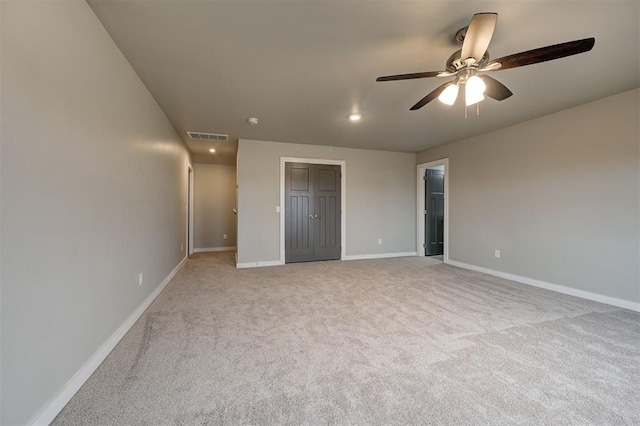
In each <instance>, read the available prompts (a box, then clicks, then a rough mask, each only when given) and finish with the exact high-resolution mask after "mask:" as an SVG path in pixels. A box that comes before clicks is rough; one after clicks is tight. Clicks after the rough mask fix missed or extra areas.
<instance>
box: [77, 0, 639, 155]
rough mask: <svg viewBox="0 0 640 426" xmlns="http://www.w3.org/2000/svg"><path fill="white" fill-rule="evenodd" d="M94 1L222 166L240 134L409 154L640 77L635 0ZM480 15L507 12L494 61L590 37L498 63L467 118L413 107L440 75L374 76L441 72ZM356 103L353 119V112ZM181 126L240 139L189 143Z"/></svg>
mask: <svg viewBox="0 0 640 426" xmlns="http://www.w3.org/2000/svg"><path fill="white" fill-rule="evenodd" d="M89 4H90V5H91V7H92V8H93V10H94V11H95V13H96V15H97V16H98V18H99V19H100V20H101V21H102V23H103V25H104V26H105V28H106V29H107V31H108V32H109V33H110V35H111V36H112V37H113V39H114V40H115V42H116V43H117V45H118V46H119V47H120V49H121V50H122V52H123V53H124V55H125V56H126V57H127V59H128V60H129V62H130V63H131V65H132V66H133V68H134V69H135V70H136V72H137V73H138V75H139V76H140V78H141V79H142V81H143V82H144V83H145V84H146V86H147V87H148V89H149V91H150V92H151V93H152V94H153V96H154V97H155V99H156V100H157V102H158V104H159V105H160V107H161V108H162V109H163V110H164V112H165V113H166V115H167V116H168V118H169V120H170V121H171V122H172V123H173V125H174V126H175V128H176V130H177V131H178V132H179V133H180V134H181V135H182V136H183V138H184V139H185V142H186V143H187V145H188V146H189V148H190V149H191V150H192V152H193V153H194V154H203V155H206V156H207V157H204V158H209V159H210V160H211V161H214V162H216V161H217V162H229V161H231V162H233V161H235V148H236V143H235V142H236V141H237V140H238V138H244V139H259V140H273V141H282V142H293V143H312V144H320V145H333V146H345V147H353V148H368V149H381V150H393V151H408V152H415V151H419V150H421V149H424V148H427V147H433V146H436V145H441V144H445V143H448V142H452V141H456V140H460V139H464V138H467V137H471V136H474V135H477V134H481V133H486V132H489V131H492V130H496V129H499V128H502V127H505V126H508V125H512V124H515V123H519V122H522V121H526V120H530V119H532V118H535V117H539V116H542V115H546V114H550V113H553V112H556V111H559V110H562V109H565V108H568V107H572V106H575V105H579V104H582V103H585V102H589V101H592V100H596V99H600V98H603V97H606V96H609V95H612V94H615V93H619V92H622V91H625V90H628V89H631V88H634V87H638V86H639V85H640V25H639V21H640V1H638V0H633V1H616V0H588V1H581V0H570V1H542V0H537V1H535V0H527V1H457V0H456V1H454V0H446V1H426V0H421V1H404V0H388V1H380V0H378V1H374V0H366V1H356V0H306V1H305V0H298V1H294V0H254V1H248V0H231V1H217V0H216V1H214V0H209V1H203V0H198V1H192V0H172V1H161V0H156V1H148V0H125V1H106V0H105V1H100V0H89ZM477 12H497V13H498V14H499V17H498V24H497V27H496V31H495V33H494V36H493V40H492V42H491V45H490V46H489V52H490V54H491V57H492V58H498V57H501V56H506V55H509V54H512V53H517V52H521V51H525V50H530V49H533V48H537V47H542V46H547V45H551V44H556V43H561V42H565V41H570V40H576V39H582V38H586V37H595V39H596V43H595V47H594V48H593V50H592V51H591V52H587V53H583V54H580V55H576V56H572V57H568V58H563V59H559V60H557V61H552V62H545V63H542V64H536V65H530V66H526V67H521V68H516V69H510V70H504V71H496V72H492V73H490V75H492V76H493V77H494V78H497V79H498V80H500V81H501V82H502V83H504V84H505V85H506V86H507V87H509V88H510V89H511V91H512V92H513V93H514V95H513V96H512V97H511V98H508V99H506V100H504V101H502V102H498V101H495V100H492V99H488V100H486V101H484V102H482V103H481V104H480V115H479V116H476V111H475V108H472V109H470V110H469V117H468V118H467V119H465V117H464V106H462V102H460V101H458V103H457V105H455V106H453V107H446V106H445V105H443V104H441V103H439V102H437V101H435V102H432V103H430V104H428V105H427V106H425V107H424V108H422V109H420V110H418V111H409V108H410V107H411V106H412V105H413V104H415V103H416V102H417V101H418V100H420V99H421V98H422V97H423V96H424V95H426V94H427V93H428V92H430V91H431V90H433V89H435V88H436V87H437V86H438V85H440V84H442V83H443V82H444V81H445V80H443V79H440V78H429V79H420V80H409V81H395V82H376V81H375V79H376V77H378V76H381V75H389V74H400V73H409V72H419V71H437V70H442V69H444V65H445V61H446V59H447V58H448V57H449V55H450V54H451V53H453V52H454V51H455V50H457V49H458V48H459V46H458V45H457V44H455V42H454V41H453V36H454V35H455V32H456V31H457V30H458V29H459V28H462V27H464V26H466V25H468V23H469V20H470V19H471V16H472V15H473V14H474V13H477ZM354 111H357V112H360V113H362V115H363V118H362V120H361V121H360V122H358V123H352V122H350V121H349V120H348V119H347V116H348V115H349V113H351V112H354ZM248 117H257V118H259V120H260V122H259V124H258V125H256V126H251V125H250V124H249V123H248V122H247V118H248ZM187 130H192V131H200V132H212V133H226V134H229V137H230V140H231V141H232V142H231V143H226V146H225V143H222V142H217V143H216V142H203V141H192V140H189V139H188V137H187V135H186V133H185V132H186V131H187ZM212 146H213V147H215V148H216V149H217V151H218V152H217V153H216V155H215V156H211V155H210V154H208V152H207V151H208V149H209V148H210V147H212ZM198 158H202V157H198Z"/></svg>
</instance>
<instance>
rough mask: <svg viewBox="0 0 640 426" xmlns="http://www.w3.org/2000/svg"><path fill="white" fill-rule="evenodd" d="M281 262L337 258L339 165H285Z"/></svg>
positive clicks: (338, 239) (338, 242)
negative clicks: (283, 257) (283, 256)
mask: <svg viewBox="0 0 640 426" xmlns="http://www.w3.org/2000/svg"><path fill="white" fill-rule="evenodd" d="M284 210H285V211H284V214H285V262H287V263H291V262H307V261H313V260H330V259H340V214H341V213H340V166H329V165H321V164H306V163H304V164H303V163H285V206H284Z"/></svg>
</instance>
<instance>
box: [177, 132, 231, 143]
mask: <svg viewBox="0 0 640 426" xmlns="http://www.w3.org/2000/svg"><path fill="white" fill-rule="evenodd" d="M187 134H188V135H189V137H190V138H191V139H204V140H209V141H223V142H227V141H228V140H229V135H222V134H219V133H202V132H187Z"/></svg>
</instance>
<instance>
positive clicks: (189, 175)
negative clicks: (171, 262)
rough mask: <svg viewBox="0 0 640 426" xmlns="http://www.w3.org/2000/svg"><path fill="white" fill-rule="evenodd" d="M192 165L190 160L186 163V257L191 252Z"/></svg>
mask: <svg viewBox="0 0 640 426" xmlns="http://www.w3.org/2000/svg"><path fill="white" fill-rule="evenodd" d="M193 174H194V169H193V165H191V163H190V162H188V163H187V206H186V208H187V212H186V213H187V214H186V216H187V224H186V225H187V235H186V239H187V241H186V242H185V243H186V244H185V247H186V248H187V253H186V254H185V256H186V257H189V256H191V255H192V254H193V180H194V179H193Z"/></svg>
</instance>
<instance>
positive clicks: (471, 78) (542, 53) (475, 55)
mask: <svg viewBox="0 0 640 426" xmlns="http://www.w3.org/2000/svg"><path fill="white" fill-rule="evenodd" d="M497 20H498V14H497V13H476V14H475V15H473V18H472V19H471V23H469V26H468V27H466V28H462V29H461V30H459V31H458V32H457V33H456V36H455V39H456V40H457V41H458V42H459V43H462V49H460V50H458V51H456V52H454V53H453V54H452V55H451V56H450V57H449V59H447V63H446V67H445V68H446V70H445V71H426V72H418V73H411V74H397V75H388V76H383V77H378V78H377V79H376V81H396V80H410V79H415V78H430V77H453V76H455V80H454V81H451V82H447V83H444V84H442V85H440V86H439V87H437V88H436V89H435V90H433V91H432V92H431V93H429V94H427V95H426V96H425V97H424V98H422V99H421V100H420V101H418V103H416V104H415V105H413V106H412V107H411V108H410V110H411V111H415V110H417V109H420V108H422V107H423V106H425V105H426V104H428V103H429V102H431V101H432V100H434V99H436V98H438V100H440V102H442V103H444V104H446V105H453V104H455V102H456V99H457V98H458V92H459V90H460V86H465V87H464V88H465V105H466V106H470V105H474V104H477V103H478V102H481V101H482V100H484V99H485V95H486V96H488V97H490V98H492V99H495V100H497V101H503V100H505V99H507V98H508V97H510V96H511V95H513V93H512V92H511V91H510V90H509V89H508V88H507V87H506V86H505V85H504V84H502V83H500V82H499V81H498V80H496V79H495V78H493V77H490V76H488V75H486V74H480V73H485V72H489V71H499V70H505V69H509V68H517V67H522V66H525V65H532V64H537V63H540V62H546V61H552V60H554V59H560V58H564V57H567V56H572V55H577V54H579V53H583V52H588V51H589V50H591V49H592V48H593V46H594V44H595V38H593V37H591V38H585V39H582V40H574V41H568V42H565V43H560V44H554V45H551V46H546V47H540V48H538V49H533V50H528V51H526V52H520V53H515V54H513V55H509V56H504V57H502V58H499V59H494V60H490V58H489V51H488V50H487V48H488V47H489V43H490V42H491V38H492V37H493V31H494V30H495V27H496V23H497Z"/></svg>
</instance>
